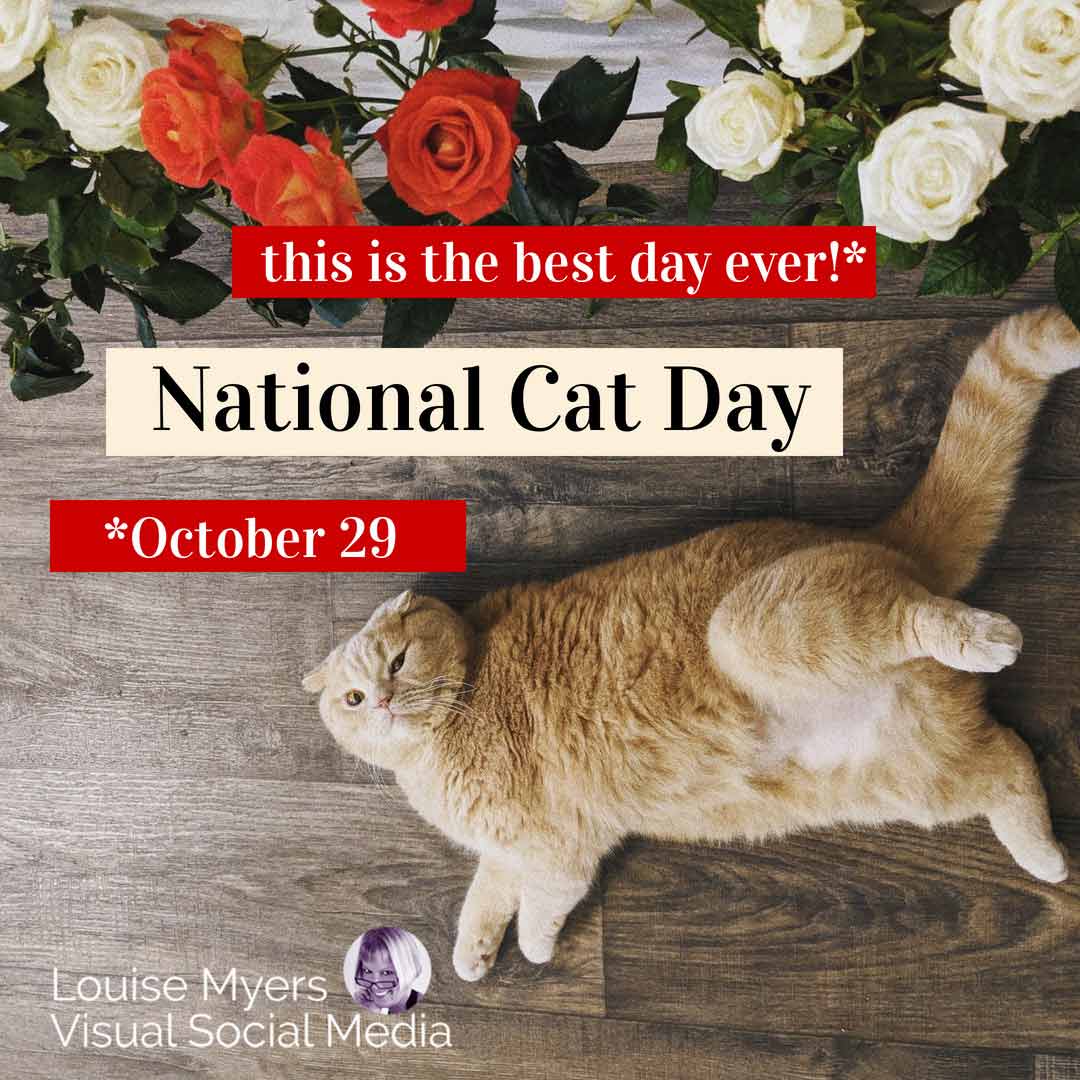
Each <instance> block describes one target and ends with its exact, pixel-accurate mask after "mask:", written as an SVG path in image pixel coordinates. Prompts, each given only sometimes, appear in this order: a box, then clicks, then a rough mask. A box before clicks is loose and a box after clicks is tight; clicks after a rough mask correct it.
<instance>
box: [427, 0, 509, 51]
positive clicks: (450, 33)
mask: <svg viewBox="0 0 1080 1080" xmlns="http://www.w3.org/2000/svg"><path fill="white" fill-rule="evenodd" d="M494 26H495V0H476V2H475V3H474V4H473V6H472V7H471V8H470V9H469V10H468V11H467V12H466V13H465V14H464V15H462V16H461V17H460V18H459V19H455V20H454V22H452V23H450V25H449V26H444V27H443V30H442V37H441V39H440V41H439V51H438V53H437V58H438V59H439V60H445V59H446V58H447V57H449V56H453V55H455V54H456V53H460V52H477V51H481V52H486V51H488V50H487V49H480V50H478V49H476V48H475V46H476V45H478V44H479V43H481V42H484V39H486V38H487V36H488V34H490V33H491V31H492V28H493V27H494ZM487 44H488V45H489V46H490V47H491V48H494V46H491V43H490V42H487Z"/></svg>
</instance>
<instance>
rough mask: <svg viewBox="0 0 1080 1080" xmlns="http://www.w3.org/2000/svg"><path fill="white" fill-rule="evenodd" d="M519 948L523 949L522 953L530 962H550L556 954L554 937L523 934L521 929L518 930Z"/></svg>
mask: <svg viewBox="0 0 1080 1080" xmlns="http://www.w3.org/2000/svg"><path fill="white" fill-rule="evenodd" d="M518 948H519V949H520V950H521V955H522V956H524V957H525V959H526V960H528V961H529V963H530V964H547V963H550V962H551V958H552V957H553V956H554V955H555V941H554V939H551V938H544V937H538V936H533V935H530V934H525V935H524V936H522V934H521V932H520V929H519V931H518Z"/></svg>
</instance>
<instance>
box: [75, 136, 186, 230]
mask: <svg viewBox="0 0 1080 1080" xmlns="http://www.w3.org/2000/svg"><path fill="white" fill-rule="evenodd" d="M95 190H96V191H97V194H98V198H99V199H100V200H101V201H102V202H103V203H104V204H105V205H106V206H108V207H109V209H110V210H112V211H113V213H114V214H116V215H117V218H118V219H121V221H120V223H121V227H123V223H124V221H129V222H131V223H132V224H133V225H135V226H136V229H134V230H133V229H129V230H128V231H129V232H130V231H134V232H135V234H136V235H142V236H143V237H144V239H145V238H146V236H145V233H147V232H160V231H161V230H162V229H164V228H165V226H166V225H168V224H169V222H170V221H172V219H173V218H174V217H175V216H176V192H175V190H174V189H173V186H172V184H170V183H169V181H168V180H167V179H166V177H165V174H164V172H163V171H162V169H161V166H160V165H159V164H158V163H157V162H156V161H155V160H154V159H153V158H152V157H151V156H150V155H149V154H144V153H139V152H137V151H135V150H113V151H112V152H111V153H108V154H106V155H105V157H104V158H102V161H101V165H100V167H99V169H98V178H97V185H96V188H95ZM140 229H141V231H140Z"/></svg>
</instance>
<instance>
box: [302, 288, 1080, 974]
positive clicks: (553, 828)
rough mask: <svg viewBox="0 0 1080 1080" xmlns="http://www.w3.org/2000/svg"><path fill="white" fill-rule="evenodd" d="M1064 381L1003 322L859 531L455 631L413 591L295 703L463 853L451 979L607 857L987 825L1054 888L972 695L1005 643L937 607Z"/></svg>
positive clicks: (969, 561) (566, 905) (1051, 320)
mask: <svg viewBox="0 0 1080 1080" xmlns="http://www.w3.org/2000/svg"><path fill="white" fill-rule="evenodd" d="M1077 366H1080V334H1078V333H1077V331H1076V330H1075V328H1074V327H1073V325H1072V323H1071V322H1070V321H1069V320H1068V319H1067V318H1066V317H1065V315H1064V314H1062V313H1061V312H1059V311H1056V310H1053V309H1043V310H1040V311H1033V312H1028V313H1025V314H1022V315H1018V316H1014V317H1012V318H1010V319H1007V320H1006V321H1005V322H1003V323H1001V324H1000V325H999V326H998V327H997V328H996V329H995V330H994V331H993V333H992V334H991V335H990V336H989V337H988V338H987V340H986V341H985V342H983V344H982V345H981V346H980V347H979V348H978V349H977V350H976V352H975V353H974V355H973V356H972V358H971V360H970V362H969V363H968V366H967V370H966V372H965V374H964V376H963V378H962V379H961V381H960V382H959V384H958V385H957V388H956V391H955V394H954V397H953V401H952V405H951V408H950V410H949V413H948V416H947V418H946V421H945V426H944V430H943V431H942V434H941V440H940V444H939V445H938V447H937V450H936V452H935V453H934V456H933V459H932V460H931V462H930V465H929V468H928V470H927V472H926V474H925V475H924V476H923V477H922V479H921V481H920V483H919V484H918V486H917V487H916V489H915V491H914V492H913V493H912V495H911V496H910V497H909V498H908V500H907V502H906V503H905V504H904V505H903V506H902V507H901V508H900V509H899V510H897V511H896V512H895V513H894V514H893V515H892V516H891V517H889V518H888V519H887V520H886V521H885V522H884V523H883V524H881V525H880V526H878V527H877V528H875V529H872V530H867V531H860V532H854V531H852V532H843V531H840V530H834V529H827V528H819V527H816V526H811V525H805V524H798V523H795V522H788V521H762V522H754V523H748V524H738V525H732V526H729V527H725V528H719V529H714V530H712V531H710V532H707V533H704V534H703V535H701V536H697V537H694V538H693V539H691V540H687V541H685V542H684V543H680V544H676V545H674V546H673V547H668V548H665V549H662V550H660V551H651V552H646V553H644V554H639V555H633V556H630V557H629V558H624V559H620V560H619V561H618V562H614V563H611V564H608V565H604V566H598V567H595V568H593V569H589V570H585V571H583V572H581V573H578V574H575V575H573V576H572V577H569V578H567V579H566V580H563V581H559V582H555V583H553V584H528V585H515V586H513V587H511V588H506V589H499V590H497V591H495V592H493V593H491V594H489V595H487V596H485V597H484V598H483V599H481V600H480V601H478V602H477V603H476V604H474V605H473V606H472V607H471V608H470V609H469V610H468V611H466V612H465V614H464V615H459V614H457V613H456V612H454V611H452V610H451V609H450V608H449V607H447V606H446V605H445V604H443V603H441V602H440V601H438V600H434V599H431V598H428V597H422V596H416V595H414V594H412V593H411V592H406V593H403V594H402V595H400V596H398V597H396V598H394V599H392V600H389V601H387V602H386V603H384V604H382V606H380V607H379V608H378V609H377V610H376V611H375V612H374V614H373V615H372V616H371V618H370V619H369V620H368V623H367V625H366V626H365V627H364V628H363V629H362V630H361V631H360V632H359V633H358V634H356V635H355V636H354V637H353V638H352V639H351V640H349V641H347V642H345V643H344V644H342V645H340V646H339V647H338V648H336V649H335V650H334V651H333V652H332V653H331V654H330V655H329V656H328V657H327V659H326V660H325V661H324V662H323V663H322V664H321V665H320V666H319V667H318V668H316V669H315V670H314V671H313V672H311V673H310V674H309V675H308V676H307V677H306V679H305V681H304V685H305V687H306V688H307V689H308V690H310V691H312V692H316V691H318V692H321V695H322V696H321V701H320V707H321V714H322V717H323V720H324V721H325V723H326V726H327V727H328V728H329V730H330V732H331V733H332V735H333V736H334V738H335V739H336V740H337V741H338V743H339V744H340V745H341V746H342V748H343V749H344V750H346V751H347V752H348V753H350V754H354V755H356V756H358V757H360V758H362V759H364V760H365V761H368V762H371V763H373V764H375V765H378V766H381V767H383V768H386V769H392V770H393V771H394V773H395V774H396V777H397V781H398V783H399V784H400V785H401V787H402V788H403V789H404V791H405V793H406V795H407V796H408V798H409V800H410V802H411V803H412V805H413V806H414V807H415V809H416V810H417V811H418V812H419V813H420V814H422V815H423V816H424V817H425V818H426V819H427V820H428V821H430V822H431V823H432V824H434V825H436V826H437V827H438V828H439V829H441V830H442V831H443V832H444V833H446V834H447V835H448V836H449V837H450V838H451V839H452V840H454V841H455V842H457V843H459V844H461V845H462V846H464V847H466V848H468V849H469V850H471V851H473V852H475V853H476V854H477V855H478V856H479V866H478V868H477V871H476V876H475V878H474V879H473V882H472V885H471V886H470V888H469V890H468V894H467V895H466V897H465V902H464V906H463V907H462V910H461V915H460V920H459V925H458V936H457V943H456V946H455V949H454V966H455V969H456V970H457V973H458V974H459V975H460V976H461V978H463V979H470V980H471V979H479V978H481V977H482V976H483V975H484V974H486V972H487V971H488V970H489V969H490V967H491V965H492V963H493V962H494V959H495V956H496V953H497V952H498V949H499V944H500V942H501V940H502V937H503V932H504V931H505V929H506V927H507V924H508V923H509V922H510V920H511V919H512V918H513V916H514V915H515V913H516V914H517V920H518V921H517V927H518V943H519V945H520V948H521V951H522V953H523V954H524V955H525V956H526V958H527V959H529V960H531V961H533V962H535V963H544V962H545V961H547V960H549V959H550V958H551V956H552V953H553V950H554V948H555V941H556V938H557V936H558V934H559V931H560V929H561V928H562V925H563V923H564V921H565V920H566V917H567V915H568V914H569V913H570V911H571V909H572V908H573V907H574V906H575V905H576V904H577V903H578V901H579V900H581V898H582V897H583V896H584V895H585V893H586V891H587V890H588V889H589V886H590V882H591V881H592V879H593V875H594V873H595V871H596V868H597V864H598V863H599V861H600V859H601V858H602V857H603V856H604V854H605V853H606V852H608V851H610V850H611V849H612V848H613V847H614V846H615V845H617V844H618V843H619V842H620V841H621V840H622V839H623V838H624V837H626V836H627V835H629V834H631V833H637V834H642V835H645V836H653V837H659V838H663V839H671V840H678V841H705V842H708V841H714V842H719V841H727V840H730V839H732V838H735V837H744V838H749V839H754V840H758V839H763V838H765V837H769V836H780V835H782V834H784V833H786V832H790V831H791V830H794V829H806V828H812V827H824V826H829V825H832V824H835V823H838V822H851V823H854V822H857V823H860V824H877V823H884V822H889V821H908V822H915V823H917V824H919V825H923V826H932V825H935V824H937V823H939V822H950V821H959V820H962V819H965V818H971V817H976V816H979V815H985V816H986V817H987V818H989V821H990V825H991V827H992V828H993V831H994V833H995V834H996V835H997V837H998V839H999V840H1000V841H1001V842H1002V843H1003V844H1004V845H1005V847H1006V848H1008V850H1009V852H1010V854H1011V855H1012V857H1013V858H1014V859H1015V860H1016V862H1017V863H1019V865H1020V866H1021V867H1023V868H1024V869H1025V870H1026V871H1028V872H1029V873H1030V874H1033V875H1034V876H1035V877H1038V878H1041V879H1043V880H1044V881H1051V882H1057V881H1062V880H1064V879H1065V877H1066V874H1067V871H1066V863H1065V859H1064V856H1063V853H1062V849H1061V847H1060V845H1059V844H1058V843H1057V842H1056V841H1055V839H1054V835H1053V832H1052V829H1051V823H1050V817H1049V813H1048V811H1047V803H1046V796H1045V793H1044V791H1043V788H1042V785H1041V782H1040V780H1039V774H1038V771H1037V769H1036V766H1035V762H1034V760H1033V759H1032V756H1031V752H1030V751H1029V750H1028V748H1027V746H1026V745H1025V744H1024V743H1023V741H1022V740H1021V739H1020V738H1019V737H1018V736H1017V735H1016V734H1015V733H1013V732H1012V731H1010V730H1008V729H1007V728H1004V727H1002V726H1001V725H999V724H998V723H996V722H995V721H994V719H993V718H992V717H991V716H990V714H989V713H988V712H987V711H986V709H985V707H984V705H983V685H982V680H981V678H980V677H979V675H978V673H980V672H990V671H998V670H1000V669H1001V668H1003V667H1005V666H1006V665H1008V664H1011V663H1012V662H1013V661H1014V660H1015V659H1016V656H1017V654H1018V652H1019V650H1020V645H1021V637H1020V631H1019V630H1018V629H1017V628H1016V627H1015V626H1014V625H1013V624H1012V623H1011V622H1010V621H1009V619H1007V618H1006V617H1005V616H1004V615H995V614H991V613H990V612H986V611H979V610H976V609H975V608H971V607H969V606H967V605H966V604H964V603H962V602H960V601H958V600H955V599H953V597H955V596H956V595H957V594H958V593H960V592H962V591H963V589H964V588H966V587H967V586H968V585H969V584H970V582H971V581H972V579H973V578H974V576H975V574H976V571H977V569H978V566H979V560H980V558H981V557H982V554H983V553H984V552H985V551H986V549H987V548H988V547H989V545H990V544H991V543H992V542H993V540H994V538H995V536H996V535H997V532H998V529H999V527H1000V525H1001V523H1002V520H1003V518H1004V516H1005V513H1006V511H1007V509H1008V506H1009V503H1010V500H1011V498H1012V493H1013V488H1014V484H1015V481H1016V476H1017V470H1018V466H1019V463H1020V461H1021V458H1022V455H1023V453H1024V449H1025V445H1026V442H1027V439H1028V434H1029V432H1030V430H1031V426H1032V423H1033V420H1034V418H1035V415H1036V412H1037V410H1038V408H1039V405H1040V403H1041V402H1042V400H1043V397H1044V395H1045V394H1046V391H1047V387H1048V385H1049V382H1050V380H1051V379H1053V377H1054V376H1055V375H1058V374H1059V373H1061V372H1064V371H1066V370H1068V369H1070V368H1075V367H1077Z"/></svg>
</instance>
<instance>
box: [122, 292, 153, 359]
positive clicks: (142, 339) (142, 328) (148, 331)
mask: <svg viewBox="0 0 1080 1080" xmlns="http://www.w3.org/2000/svg"><path fill="white" fill-rule="evenodd" d="M127 298H128V299H129V300H130V301H131V309H132V311H134V312H135V333H136V334H137V335H138V336H139V344H141V345H142V347H143V348H144V349H156V348H157V334H155V333H154V324H153V323H152V322H151V321H150V312H148V311H147V310H146V305H145V304H144V303H143V302H142V300H140V299H139V297H137V296H136V295H135V294H134V293H133V292H129V293H128V294H127Z"/></svg>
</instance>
